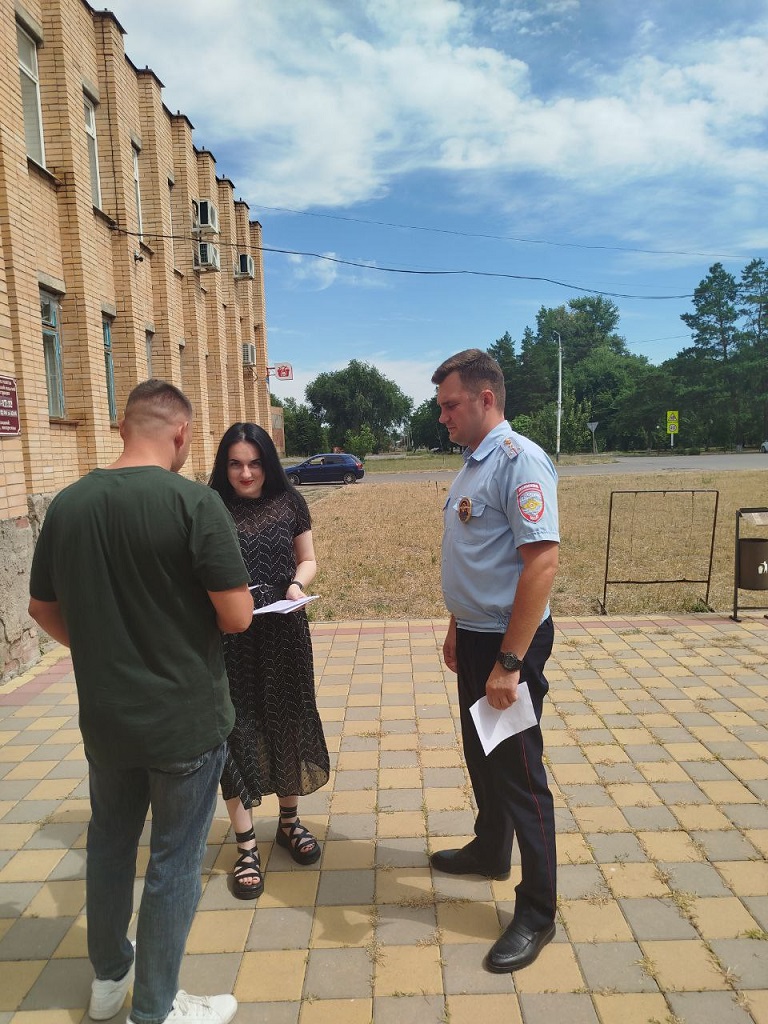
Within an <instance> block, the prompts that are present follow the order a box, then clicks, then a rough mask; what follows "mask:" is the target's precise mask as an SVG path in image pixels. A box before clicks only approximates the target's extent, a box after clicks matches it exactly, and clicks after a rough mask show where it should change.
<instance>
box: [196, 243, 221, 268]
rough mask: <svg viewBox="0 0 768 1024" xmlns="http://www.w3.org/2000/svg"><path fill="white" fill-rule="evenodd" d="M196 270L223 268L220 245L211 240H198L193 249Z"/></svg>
mask: <svg viewBox="0 0 768 1024" xmlns="http://www.w3.org/2000/svg"><path fill="white" fill-rule="evenodd" d="M193 259H194V264H195V269H196V270H221V255H220V254H219V247H218V246H217V245H211V243H210V242H198V243H197V244H196V245H195V247H194V250H193Z"/></svg>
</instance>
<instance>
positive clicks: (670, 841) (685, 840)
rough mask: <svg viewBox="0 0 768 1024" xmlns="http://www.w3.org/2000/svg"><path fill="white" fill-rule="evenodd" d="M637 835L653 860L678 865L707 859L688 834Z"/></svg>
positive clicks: (646, 833) (648, 833)
mask: <svg viewBox="0 0 768 1024" xmlns="http://www.w3.org/2000/svg"><path fill="white" fill-rule="evenodd" d="M636 835H637V838H638V839H639V840H640V842H641V843H642V844H643V846H644V848H645V851H646V853H647V854H648V856H649V857H650V858H651V859H652V860H658V861H668V862H670V863H677V862H682V861H702V860H706V859H707V858H706V857H705V856H704V854H703V853H701V852H700V850H698V849H697V847H696V846H695V844H694V842H693V840H692V839H691V837H690V836H689V835H688V833H687V832H637V833H636Z"/></svg>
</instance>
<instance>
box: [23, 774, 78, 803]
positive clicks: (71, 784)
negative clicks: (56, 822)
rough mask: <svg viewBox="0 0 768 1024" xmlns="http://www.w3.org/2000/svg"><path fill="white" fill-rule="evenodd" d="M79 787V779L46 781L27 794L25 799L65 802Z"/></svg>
mask: <svg viewBox="0 0 768 1024" xmlns="http://www.w3.org/2000/svg"><path fill="white" fill-rule="evenodd" d="M78 785H79V781H78V779H44V780H43V781H42V782H38V784H37V785H36V786H34V787H33V788H32V789H31V790H30V791H29V793H27V795H26V797H25V799H26V800H64V799H65V798H66V797H68V796H69V794H70V793H71V792H72V790H73V789H76V788H77V786H78Z"/></svg>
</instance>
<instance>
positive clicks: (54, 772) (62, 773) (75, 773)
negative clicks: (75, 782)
mask: <svg viewBox="0 0 768 1024" xmlns="http://www.w3.org/2000/svg"><path fill="white" fill-rule="evenodd" d="M87 774H88V762H87V761H86V760H85V758H83V759H82V760H80V759H79V758H76V759H75V760H73V761H59V763H58V764H57V765H56V767H55V768H51V770H50V771H49V772H48V775H47V776H46V777H47V778H49V779H82V778H84V777H85V776H87Z"/></svg>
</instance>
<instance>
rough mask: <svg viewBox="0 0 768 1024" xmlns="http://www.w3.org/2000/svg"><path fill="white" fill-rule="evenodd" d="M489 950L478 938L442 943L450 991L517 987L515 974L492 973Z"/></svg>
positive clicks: (491, 991)
mask: <svg viewBox="0 0 768 1024" xmlns="http://www.w3.org/2000/svg"><path fill="white" fill-rule="evenodd" d="M486 953H487V949H486V947H485V946H483V945H481V944H480V943H478V942H472V943H467V944H465V943H457V944H456V945H454V944H453V943H450V944H446V945H444V946H441V947H440V957H441V960H442V962H443V980H444V985H445V993H446V995H458V994H462V993H469V994H472V993H494V992H513V991H514V988H513V984H512V977H513V976H512V975H511V974H490V973H489V972H488V971H486V970H484V969H483V966H482V965H483V958H484V957H485V954H486ZM548 1024H551V1021H550V1022H548Z"/></svg>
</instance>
